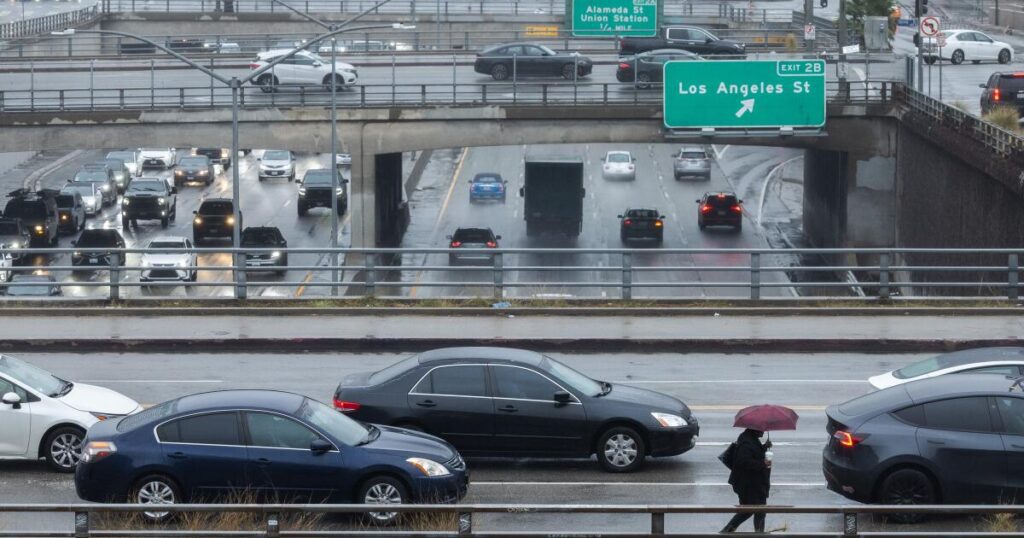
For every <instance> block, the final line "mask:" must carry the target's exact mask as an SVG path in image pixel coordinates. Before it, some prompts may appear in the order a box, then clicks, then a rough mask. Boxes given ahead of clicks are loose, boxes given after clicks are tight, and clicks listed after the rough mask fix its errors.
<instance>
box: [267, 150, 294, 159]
mask: <svg viewBox="0 0 1024 538" xmlns="http://www.w3.org/2000/svg"><path fill="white" fill-rule="evenodd" d="M291 158H292V157H291V155H290V154H289V153H288V152H287V151H267V152H264V153H263V160H264V161H287V160H289V159H291Z"/></svg>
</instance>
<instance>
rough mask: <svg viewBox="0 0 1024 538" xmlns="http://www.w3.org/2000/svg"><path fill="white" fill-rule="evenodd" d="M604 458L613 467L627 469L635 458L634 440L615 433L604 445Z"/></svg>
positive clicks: (635, 447)
mask: <svg viewBox="0 0 1024 538" xmlns="http://www.w3.org/2000/svg"><path fill="white" fill-rule="evenodd" d="M604 457H605V459H606V460H608V463H611V464H612V465H614V466H615V467H628V466H629V465H630V464H632V463H633V462H634V461H636V457H637V446H636V439H633V438H632V437H630V436H628V435H626V434H623V433H617V434H615V435H613V436H611V437H609V438H608V440H607V441H605V443H604Z"/></svg>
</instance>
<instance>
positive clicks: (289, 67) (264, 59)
mask: <svg viewBox="0 0 1024 538" xmlns="http://www.w3.org/2000/svg"><path fill="white" fill-rule="evenodd" d="M289 52H291V51H290V50H285V49H278V50H271V51H267V52H261V53H259V55H258V56H257V57H256V59H255V60H254V61H253V62H252V63H250V64H249V67H250V68H251V69H252V70H253V71H255V70H257V69H262V68H263V67H265V66H266V65H267V64H268V63H270V62H272V61H274V60H275V59H277V58H279V57H281V56H284V55H285V54H288V53H289ZM335 74H336V76H337V77H338V78H337V88H338V89H344V88H347V87H349V86H353V85H355V83H356V81H357V80H359V76H358V75H357V74H356V68H355V67H354V66H352V65H351V64H347V63H342V62H335ZM253 85H255V86H259V87H260V88H261V89H262V90H263V91H264V92H267V93H270V92H272V91H275V90H276V89H277V86H321V87H323V88H324V89H325V90H327V91H330V90H331V61H330V60H329V59H328V60H325V59H324V58H323V57H321V56H319V55H317V54H315V53H313V52H310V51H308V50H303V51H299V52H298V53H296V54H295V56H292V57H291V58H288V59H287V60H285V61H283V62H281V63H279V64H277V65H275V66H274V67H273V68H271V70H270V71H268V72H266V73H264V74H262V75H260V76H259V78H257V79H256V80H254V81H253Z"/></svg>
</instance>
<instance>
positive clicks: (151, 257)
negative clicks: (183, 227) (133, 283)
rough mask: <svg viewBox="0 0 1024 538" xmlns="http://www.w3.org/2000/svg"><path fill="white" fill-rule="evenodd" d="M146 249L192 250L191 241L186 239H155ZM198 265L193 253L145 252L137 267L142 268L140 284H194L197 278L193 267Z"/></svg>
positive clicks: (197, 273)
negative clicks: (156, 282) (160, 282)
mask: <svg viewBox="0 0 1024 538" xmlns="http://www.w3.org/2000/svg"><path fill="white" fill-rule="evenodd" d="M147 248H181V249H186V248H194V246H193V245H192V240H191V239H189V238H187V237H157V238H156V239H154V240H152V241H150V243H149V247H147ZM197 263H199V255H198V254H196V253H195V252H146V253H145V254H143V255H142V260H141V263H140V264H139V265H141V266H142V267H143V269H142V272H141V273H140V274H139V281H140V282H153V281H181V282H195V281H196V278H197V277H198V276H199V270H198V269H186V267H195V266H196V264H197Z"/></svg>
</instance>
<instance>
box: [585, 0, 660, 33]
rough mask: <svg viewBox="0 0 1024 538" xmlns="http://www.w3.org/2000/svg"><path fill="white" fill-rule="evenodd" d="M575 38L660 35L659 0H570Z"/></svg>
mask: <svg viewBox="0 0 1024 538" xmlns="http://www.w3.org/2000/svg"><path fill="white" fill-rule="evenodd" d="M570 1H571V2H572V9H571V10H570V11H569V12H568V13H569V16H571V17H572V19H570V20H569V21H568V23H569V27H570V28H571V29H572V35H573V36H574V37H615V36H630V37H653V36H655V35H658V0H570Z"/></svg>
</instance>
